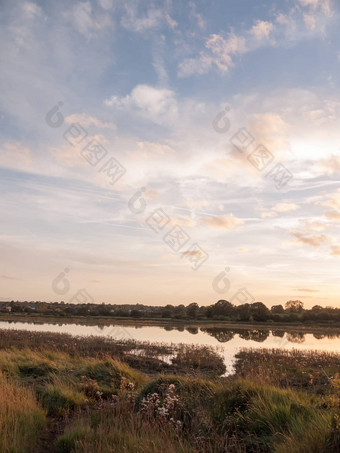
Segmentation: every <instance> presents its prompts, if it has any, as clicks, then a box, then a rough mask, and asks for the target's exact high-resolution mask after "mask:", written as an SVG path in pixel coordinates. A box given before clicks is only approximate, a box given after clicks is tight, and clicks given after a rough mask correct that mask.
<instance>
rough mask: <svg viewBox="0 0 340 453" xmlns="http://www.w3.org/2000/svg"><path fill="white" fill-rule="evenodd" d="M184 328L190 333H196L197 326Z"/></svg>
mask: <svg viewBox="0 0 340 453" xmlns="http://www.w3.org/2000/svg"><path fill="white" fill-rule="evenodd" d="M185 330H187V331H188V332H189V333H191V334H192V335H197V334H198V327H186V329H185Z"/></svg>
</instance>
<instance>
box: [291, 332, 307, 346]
mask: <svg viewBox="0 0 340 453" xmlns="http://www.w3.org/2000/svg"><path fill="white" fill-rule="evenodd" d="M287 340H288V341H290V342H291V343H300V344H301V343H304V342H305V335H304V334H303V333H301V332H293V333H287Z"/></svg>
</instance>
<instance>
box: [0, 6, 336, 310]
mask: <svg viewBox="0 0 340 453" xmlns="http://www.w3.org/2000/svg"><path fill="white" fill-rule="evenodd" d="M0 5H1V15H0V25H1V27H0V58H1V68H2V70H1V74H0V79H1V87H2V89H1V93H0V121H1V136H0V188H1V198H0V206H1V221H0V254H1V262H0V299H1V300H12V299H13V300H29V301H30V300H46V301H61V300H63V301H65V302H67V301H70V300H72V301H73V302H76V303H80V302H93V301H94V302H96V303H102V302H106V303H117V304H120V303H143V304H149V305H166V304H169V303H170V304H174V305H177V304H181V303H183V304H189V303H191V302H197V303H199V304H200V305H209V304H212V303H215V302H216V301H217V300H218V299H227V300H231V301H232V302H233V303H235V304H239V303H244V302H254V301H262V302H264V303H265V304H267V305H268V306H271V305H273V304H280V303H282V304H284V303H285V302H286V301H287V300H290V299H299V300H302V301H303V302H304V304H305V306H306V307H312V306H314V305H316V304H320V305H323V306H329V305H331V306H337V307H340V298H339V294H340V271H339V264H340V233H339V223H340V179H339V175H340V154H339V150H340V148H339V147H340V132H339V131H340V115H339V114H340V90H339V86H340V83H339V82H340V29H339V26H338V24H339V19H340V5H339V2H338V0H280V1H266V0H263V1H256V2H254V1H253V0H237V1H236V0H224V1H222V0H212V1H209V2H207V1H197V2H193V1H178V0H177V1H175V0H164V1H150V0H145V1H139V0H131V1H129V2H124V1H120V0H92V1H76V0H71V1H64V0H60V1H58V2H52V1H35V2H28V1H18V0H1V2H0Z"/></svg>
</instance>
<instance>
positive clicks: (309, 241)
mask: <svg viewBox="0 0 340 453" xmlns="http://www.w3.org/2000/svg"><path fill="white" fill-rule="evenodd" d="M291 236H293V237H294V238H295V239H296V240H297V242H298V243H301V244H303V245H309V246H311V247H319V246H320V245H321V244H325V243H329V242H332V238H331V237H330V236H327V235H325V234H319V235H314V236H313V235H306V234H305V233H302V232H300V231H293V232H292V233H291Z"/></svg>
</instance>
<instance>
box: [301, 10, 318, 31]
mask: <svg viewBox="0 0 340 453" xmlns="http://www.w3.org/2000/svg"><path fill="white" fill-rule="evenodd" d="M303 20H304V21H305V24H306V26H307V28H309V29H310V30H314V29H315V27H316V17H315V16H314V14H308V13H305V14H304V15H303Z"/></svg>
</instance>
